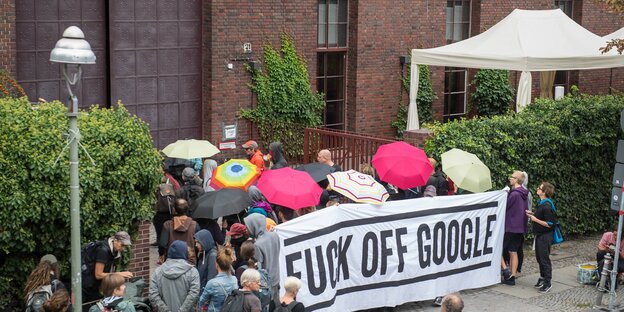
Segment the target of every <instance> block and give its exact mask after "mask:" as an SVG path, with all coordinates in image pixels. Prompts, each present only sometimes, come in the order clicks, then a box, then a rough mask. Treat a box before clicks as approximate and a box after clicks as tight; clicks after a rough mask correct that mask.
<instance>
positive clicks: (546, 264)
mask: <svg viewBox="0 0 624 312" xmlns="http://www.w3.org/2000/svg"><path fill="white" fill-rule="evenodd" d="M552 239H553V233H552V232H548V233H540V234H537V235H536V236H535V259H536V260H537V264H539V270H540V277H541V278H543V279H544V283H546V284H548V285H550V280H551V279H552V264H551V263H550V245H551V244H552Z"/></svg>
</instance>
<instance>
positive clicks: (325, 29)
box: [318, 0, 348, 48]
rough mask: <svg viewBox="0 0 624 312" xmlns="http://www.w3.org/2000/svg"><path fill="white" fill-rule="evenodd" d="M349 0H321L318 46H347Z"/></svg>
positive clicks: (319, 6)
mask: <svg viewBox="0 0 624 312" xmlns="http://www.w3.org/2000/svg"><path fill="white" fill-rule="evenodd" d="M347 16H348V10H347V0H319V5H318V47H319V48H332V47H343V48H346V47H347Z"/></svg>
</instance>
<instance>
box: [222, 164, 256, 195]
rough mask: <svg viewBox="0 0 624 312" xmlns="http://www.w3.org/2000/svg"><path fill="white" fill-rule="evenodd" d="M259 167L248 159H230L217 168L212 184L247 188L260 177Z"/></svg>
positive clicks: (223, 186)
mask: <svg viewBox="0 0 624 312" xmlns="http://www.w3.org/2000/svg"><path fill="white" fill-rule="evenodd" d="M259 176H260V172H258V168H257V167H256V166H255V165H254V164H252V163H250V162H249V161H248V160H246V159H230V160H228V161H227V162H226V163H224V164H223V165H220V166H218V167H217V169H215V171H214V173H213V174H212V181H211V184H212V185H215V186H217V188H238V189H242V190H247V188H249V186H250V185H252V184H253V183H254V182H256V180H257V179H258V177H259Z"/></svg>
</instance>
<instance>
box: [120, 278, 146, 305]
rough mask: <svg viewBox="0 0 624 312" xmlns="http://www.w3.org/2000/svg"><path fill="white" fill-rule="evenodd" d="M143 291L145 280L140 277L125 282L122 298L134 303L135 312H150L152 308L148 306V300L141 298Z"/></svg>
mask: <svg viewBox="0 0 624 312" xmlns="http://www.w3.org/2000/svg"><path fill="white" fill-rule="evenodd" d="M144 289H145V280H143V278H142V277H140V276H137V277H133V278H131V279H129V280H128V281H127V282H126V292H125V293H124V298H125V299H127V300H129V301H132V303H134V309H135V310H137V312H152V308H151V307H150V305H149V298H148V297H143V290H144Z"/></svg>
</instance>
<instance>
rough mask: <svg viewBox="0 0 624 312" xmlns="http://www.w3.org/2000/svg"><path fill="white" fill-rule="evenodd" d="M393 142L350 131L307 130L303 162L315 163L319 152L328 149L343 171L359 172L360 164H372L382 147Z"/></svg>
mask: <svg viewBox="0 0 624 312" xmlns="http://www.w3.org/2000/svg"><path fill="white" fill-rule="evenodd" d="M393 142H396V140H394V139H390V138H381V137H373V136H368V135H362V134H358V133H354V132H348V131H339V130H333V129H327V128H305V130H304V143H303V162H304V163H309V162H315V161H316V155H317V153H318V151H320V150H322V149H327V150H329V151H330V152H331V155H332V160H333V161H334V163H337V164H338V165H340V167H341V168H342V170H349V169H354V170H359V169H360V164H363V163H368V164H370V162H371V160H372V159H373V155H374V154H375V152H376V151H377V148H378V147H379V146H380V145H382V144H387V143H393Z"/></svg>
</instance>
